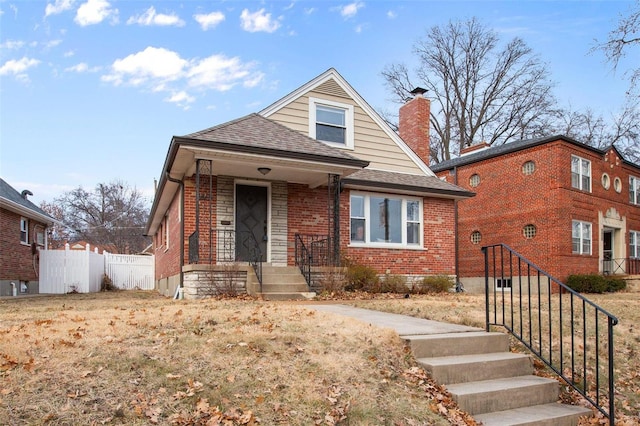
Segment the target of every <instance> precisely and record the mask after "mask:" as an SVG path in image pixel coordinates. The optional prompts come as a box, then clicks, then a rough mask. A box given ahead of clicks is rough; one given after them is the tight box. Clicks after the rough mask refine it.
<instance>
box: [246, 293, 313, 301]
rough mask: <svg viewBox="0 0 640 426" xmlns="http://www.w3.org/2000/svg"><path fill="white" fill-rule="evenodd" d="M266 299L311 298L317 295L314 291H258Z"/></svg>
mask: <svg viewBox="0 0 640 426" xmlns="http://www.w3.org/2000/svg"><path fill="white" fill-rule="evenodd" d="M258 296H261V297H262V298H263V299H264V300H271V301H276V300H310V299H313V298H314V297H316V294H315V293H314V292H294V293H287V292H277V293H264V292H263V293H258Z"/></svg>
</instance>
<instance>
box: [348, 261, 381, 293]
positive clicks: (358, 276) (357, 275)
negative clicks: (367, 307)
mask: <svg viewBox="0 0 640 426" xmlns="http://www.w3.org/2000/svg"><path fill="white" fill-rule="evenodd" d="M345 279H346V281H347V283H346V285H345V287H344V289H345V290H347V291H357V290H361V291H371V290H374V289H376V288H377V287H378V285H379V283H380V278H379V277H378V273H377V272H376V271H375V269H373V268H371V267H369V266H365V265H359V264H350V265H349V266H348V267H347V272H346V274H345Z"/></svg>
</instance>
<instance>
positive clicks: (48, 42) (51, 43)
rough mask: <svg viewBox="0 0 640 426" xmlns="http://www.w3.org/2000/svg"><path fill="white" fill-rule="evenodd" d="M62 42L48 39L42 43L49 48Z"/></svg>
mask: <svg viewBox="0 0 640 426" xmlns="http://www.w3.org/2000/svg"><path fill="white" fill-rule="evenodd" d="M61 43H62V40H49V41H47V42H45V43H44V47H45V48H46V49H50V48H52V47H56V46H59V45H60V44H61Z"/></svg>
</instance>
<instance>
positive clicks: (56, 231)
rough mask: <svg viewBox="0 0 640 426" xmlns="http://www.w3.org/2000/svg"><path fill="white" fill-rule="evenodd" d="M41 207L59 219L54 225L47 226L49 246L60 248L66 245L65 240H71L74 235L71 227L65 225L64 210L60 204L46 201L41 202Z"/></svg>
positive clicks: (50, 247)
mask: <svg viewBox="0 0 640 426" xmlns="http://www.w3.org/2000/svg"><path fill="white" fill-rule="evenodd" d="M40 208H41V209H42V210H44V211H45V212H46V213H47V214H48V215H49V216H51V217H53V218H55V219H57V220H58V221H59V222H54V223H53V225H51V226H49V227H48V228H47V243H48V245H49V247H47V248H49V249H58V248H62V247H64V244H65V242H66V241H69V240H70V239H71V236H72V230H71V228H69V227H67V226H66V225H64V222H65V220H64V210H63V209H62V207H61V206H60V205H59V204H55V203H48V202H46V201H42V202H41V203H40Z"/></svg>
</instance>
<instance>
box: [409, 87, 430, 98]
mask: <svg viewBox="0 0 640 426" xmlns="http://www.w3.org/2000/svg"><path fill="white" fill-rule="evenodd" d="M409 93H411V94H412V95H413V96H417V95H424V94H425V93H427V89H424V88H422V87H416V88H415V89H413V90H412V91H411V92H409Z"/></svg>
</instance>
